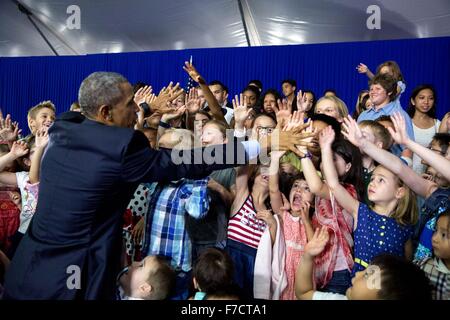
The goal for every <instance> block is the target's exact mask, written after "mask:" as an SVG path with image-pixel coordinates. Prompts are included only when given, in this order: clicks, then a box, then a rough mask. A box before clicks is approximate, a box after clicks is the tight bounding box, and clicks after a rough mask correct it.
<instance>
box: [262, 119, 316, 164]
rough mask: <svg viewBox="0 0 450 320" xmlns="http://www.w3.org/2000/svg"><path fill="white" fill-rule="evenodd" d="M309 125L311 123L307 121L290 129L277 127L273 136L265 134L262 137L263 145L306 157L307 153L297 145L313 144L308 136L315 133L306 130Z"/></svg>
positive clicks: (274, 149) (263, 146)
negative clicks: (284, 129) (282, 129)
mask: <svg viewBox="0 0 450 320" xmlns="http://www.w3.org/2000/svg"><path fill="white" fill-rule="evenodd" d="M308 126H309V124H308V123H305V124H303V125H301V126H299V127H296V128H293V129H292V130H290V131H281V130H279V129H276V130H275V131H274V132H273V133H272V135H271V136H264V137H263V138H262V139H261V141H260V143H261V147H262V148H266V149H270V150H272V151H278V150H279V151H292V152H294V153H295V154H296V155H298V156H299V157H304V156H305V154H304V153H303V152H301V151H300V150H299V149H298V148H297V146H305V147H308V146H311V145H312V143H311V142H310V139H308V138H310V137H312V136H313V135H314V133H313V132H307V131H306V130H305V129H306V128H307V127H308Z"/></svg>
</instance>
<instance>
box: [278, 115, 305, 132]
mask: <svg viewBox="0 0 450 320" xmlns="http://www.w3.org/2000/svg"><path fill="white" fill-rule="evenodd" d="M308 124H309V121H308ZM303 125H304V118H303V113H302V112H300V111H294V113H293V114H292V116H290V117H289V120H288V121H287V123H286V124H285V125H284V127H283V131H289V130H292V129H294V128H298V127H300V126H303Z"/></svg>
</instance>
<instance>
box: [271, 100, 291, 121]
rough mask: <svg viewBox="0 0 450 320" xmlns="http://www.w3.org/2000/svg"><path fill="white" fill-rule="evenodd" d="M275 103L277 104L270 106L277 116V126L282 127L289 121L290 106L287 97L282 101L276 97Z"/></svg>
mask: <svg viewBox="0 0 450 320" xmlns="http://www.w3.org/2000/svg"><path fill="white" fill-rule="evenodd" d="M277 104H278V106H272V107H273V110H274V111H275V115H276V117H277V127H278V128H283V127H284V126H285V124H286V123H287V122H288V121H289V117H290V116H291V108H290V107H289V104H288V101H287V99H283V101H281V100H280V99H278V101H277Z"/></svg>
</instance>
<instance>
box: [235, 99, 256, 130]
mask: <svg viewBox="0 0 450 320" xmlns="http://www.w3.org/2000/svg"><path fill="white" fill-rule="evenodd" d="M232 103H233V109H234V122H235V123H241V124H242V123H244V122H245V120H246V119H247V118H248V116H249V115H250V112H251V111H252V109H251V108H248V107H247V98H246V97H245V96H244V95H243V94H242V93H241V94H240V98H239V97H238V96H237V95H236V96H234V99H232Z"/></svg>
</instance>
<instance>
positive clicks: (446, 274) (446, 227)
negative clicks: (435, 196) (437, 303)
mask: <svg viewBox="0 0 450 320" xmlns="http://www.w3.org/2000/svg"><path fill="white" fill-rule="evenodd" d="M432 244H433V254H434V257H433V258H431V257H429V258H425V259H423V260H421V261H417V262H416V263H417V264H418V266H419V267H420V268H421V269H422V270H423V271H425V273H426V275H427V276H428V279H430V283H431V285H432V296H433V299H434V300H450V209H447V211H445V212H444V213H442V214H441V215H440V216H439V217H438V219H437V222H436V229H435V231H434V233H433V238H432Z"/></svg>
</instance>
